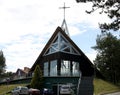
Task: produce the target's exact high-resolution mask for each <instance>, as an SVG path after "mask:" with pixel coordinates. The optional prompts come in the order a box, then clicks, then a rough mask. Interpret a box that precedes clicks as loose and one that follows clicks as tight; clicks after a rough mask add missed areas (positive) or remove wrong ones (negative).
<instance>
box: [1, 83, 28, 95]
mask: <svg viewBox="0 0 120 95" xmlns="http://www.w3.org/2000/svg"><path fill="white" fill-rule="evenodd" d="M18 85H19V86H25V85H27V84H12V85H0V95H4V94H5V93H7V92H9V91H11V90H12V89H13V88H15V87H17V86H18ZM5 95H10V94H5Z"/></svg>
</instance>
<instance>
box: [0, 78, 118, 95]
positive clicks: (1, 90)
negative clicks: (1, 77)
mask: <svg viewBox="0 0 120 95" xmlns="http://www.w3.org/2000/svg"><path fill="white" fill-rule="evenodd" d="M18 85H19V86H25V85H27V84H14V85H0V95H3V94H5V93H6V92H9V91H11V90H12V89H13V88H15V87H16V86H18ZM116 91H120V87H118V86H115V85H113V84H112V83H109V82H106V81H104V80H101V79H97V78H95V79H94V95H100V94H103V93H110V92H116ZM6 95H10V94H6Z"/></svg>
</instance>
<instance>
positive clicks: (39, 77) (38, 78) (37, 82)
mask: <svg viewBox="0 0 120 95" xmlns="http://www.w3.org/2000/svg"><path fill="white" fill-rule="evenodd" d="M30 86H31V87H32V88H36V89H42V88H43V74H42V71H41V69H40V66H39V65H37V66H36V68H35V71H34V75H33V78H32V80H31V84H30Z"/></svg>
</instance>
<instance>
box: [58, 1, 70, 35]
mask: <svg viewBox="0 0 120 95" xmlns="http://www.w3.org/2000/svg"><path fill="white" fill-rule="evenodd" d="M60 8H61V9H64V18H63V22H62V25H61V28H62V30H63V31H65V33H66V34H67V35H68V36H70V34H69V31H68V28H67V23H66V20H65V9H66V8H70V7H66V6H65V3H64V6H63V7H60Z"/></svg>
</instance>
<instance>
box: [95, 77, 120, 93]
mask: <svg viewBox="0 0 120 95" xmlns="http://www.w3.org/2000/svg"><path fill="white" fill-rule="evenodd" d="M116 91H120V87H118V86H115V85H113V84H112V83H109V82H106V81H104V80H101V79H96V78H95V79H94V93H95V95H100V94H103V93H110V92H116Z"/></svg>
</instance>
